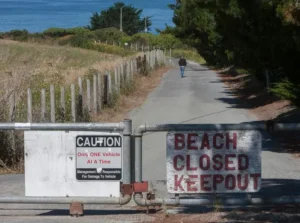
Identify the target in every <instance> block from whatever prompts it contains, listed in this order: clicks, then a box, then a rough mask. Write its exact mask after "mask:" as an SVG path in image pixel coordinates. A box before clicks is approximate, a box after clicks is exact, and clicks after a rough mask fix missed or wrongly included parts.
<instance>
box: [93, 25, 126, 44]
mask: <svg viewBox="0 0 300 223" xmlns="http://www.w3.org/2000/svg"><path fill="white" fill-rule="evenodd" d="M93 32H94V35H95V38H96V40H101V41H108V42H109V43H112V41H115V42H120V41H121V40H122V38H124V37H125V36H126V34H125V33H123V32H121V31H119V30H118V29H117V28H115V27H111V28H104V29H97V30H95V31H93Z"/></svg>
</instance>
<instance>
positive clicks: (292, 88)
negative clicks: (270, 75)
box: [270, 78, 300, 105]
mask: <svg viewBox="0 0 300 223" xmlns="http://www.w3.org/2000/svg"><path fill="white" fill-rule="evenodd" d="M270 91H271V92H272V93H274V94H275V95H276V96H278V97H280V98H281V99H286V100H291V101H295V102H296V103H297V104H298V105H299V104H300V103H299V102H300V100H299V96H300V85H299V84H295V83H292V82H290V81H289V80H288V79H286V78H285V79H283V80H282V81H281V82H278V83H275V84H274V85H273V87H272V88H271V89H270Z"/></svg>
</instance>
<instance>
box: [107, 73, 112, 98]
mask: <svg viewBox="0 0 300 223" xmlns="http://www.w3.org/2000/svg"><path fill="white" fill-rule="evenodd" d="M111 100H112V82H111V75H110V71H109V72H108V101H109V103H110V102H111Z"/></svg>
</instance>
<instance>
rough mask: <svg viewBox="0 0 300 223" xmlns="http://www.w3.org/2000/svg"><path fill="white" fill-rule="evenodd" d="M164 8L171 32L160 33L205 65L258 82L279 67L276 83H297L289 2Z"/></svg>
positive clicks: (202, 1)
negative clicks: (236, 70) (232, 69)
mask: <svg viewBox="0 0 300 223" xmlns="http://www.w3.org/2000/svg"><path fill="white" fill-rule="evenodd" d="M170 8H171V9H173V10H174V17H173V22H174V23H175V25H176V27H175V28H170V27H168V29H166V30H165V31H164V33H172V34H175V36H176V37H178V38H180V39H182V41H184V42H186V43H188V44H190V45H191V46H193V47H195V48H196V49H197V50H198V52H200V53H201V55H202V56H203V57H204V58H205V60H206V61H207V62H208V63H210V64H214V65H222V66H223V65H236V66H238V67H243V68H245V69H248V70H251V71H253V72H254V74H256V75H257V76H258V78H260V79H261V80H263V79H264V74H265V71H269V72H272V73H276V70H278V68H280V69H281V70H282V72H283V75H281V76H280V78H279V79H278V78H277V79H276V82H281V81H283V80H284V79H287V80H288V81H290V82H291V83H295V84H299V83H300V75H299V74H300V67H299V65H298V63H297V61H298V60H299V59H300V38H299V37H300V28H299V24H300V9H299V6H298V5H296V3H295V1H292V0H252V1H245V0H181V1H177V3H176V4H173V5H171V6H170ZM283 78H284V79H283ZM272 81H273V82H274V81H275V80H272ZM285 89H286V88H285ZM298 97H299V96H298Z"/></svg>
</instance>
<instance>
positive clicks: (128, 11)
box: [88, 2, 152, 35]
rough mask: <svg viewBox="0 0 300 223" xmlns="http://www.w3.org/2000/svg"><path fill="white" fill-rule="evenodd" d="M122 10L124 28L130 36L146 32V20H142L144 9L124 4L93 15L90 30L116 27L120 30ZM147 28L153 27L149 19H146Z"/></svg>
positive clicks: (120, 3)
mask: <svg viewBox="0 0 300 223" xmlns="http://www.w3.org/2000/svg"><path fill="white" fill-rule="evenodd" d="M121 9H122V14H123V16H122V18H123V19H122V28H123V31H124V32H125V33H127V34H128V35H134V34H136V33H138V32H141V31H144V29H145V19H144V18H141V14H142V12H143V10H142V9H137V8H134V7H133V6H131V5H125V4H124V3H123V2H116V3H115V4H114V5H113V6H111V7H109V8H108V9H107V10H102V11H101V13H100V14H99V13H97V12H96V13H93V16H92V17H91V19H90V26H88V28H89V29H90V30H96V29H103V28H110V27H116V28H120V15H121ZM146 25H147V28H149V27H150V26H151V25H152V22H151V20H150V19H149V17H148V18H147V19H146Z"/></svg>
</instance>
